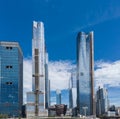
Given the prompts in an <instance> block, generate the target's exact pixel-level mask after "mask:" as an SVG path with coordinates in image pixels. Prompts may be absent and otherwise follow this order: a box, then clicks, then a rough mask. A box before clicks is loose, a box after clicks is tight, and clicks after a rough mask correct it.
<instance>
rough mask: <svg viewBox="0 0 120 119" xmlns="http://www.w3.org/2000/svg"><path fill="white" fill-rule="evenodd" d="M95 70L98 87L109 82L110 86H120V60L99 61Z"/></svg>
mask: <svg viewBox="0 0 120 119" xmlns="http://www.w3.org/2000/svg"><path fill="white" fill-rule="evenodd" d="M96 67H97V69H96V71H95V81H96V87H98V85H101V84H107V85H108V86H109V87H116V86H120V61H116V62H103V61H100V62H97V63H96Z"/></svg>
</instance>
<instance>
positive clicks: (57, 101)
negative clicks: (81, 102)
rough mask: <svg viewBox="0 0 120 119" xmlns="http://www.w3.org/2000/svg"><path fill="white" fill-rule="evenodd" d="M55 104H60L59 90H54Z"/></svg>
mask: <svg viewBox="0 0 120 119" xmlns="http://www.w3.org/2000/svg"><path fill="white" fill-rule="evenodd" d="M56 104H61V90H59V89H57V90H56Z"/></svg>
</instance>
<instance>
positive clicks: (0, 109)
mask: <svg viewBox="0 0 120 119" xmlns="http://www.w3.org/2000/svg"><path fill="white" fill-rule="evenodd" d="M22 104H23V54H22V52H21V49H20V47H19V44H18V43H16V42H0V113H2V114H7V115H8V116H10V117H14V116H20V114H21V112H22V110H21V109H22Z"/></svg>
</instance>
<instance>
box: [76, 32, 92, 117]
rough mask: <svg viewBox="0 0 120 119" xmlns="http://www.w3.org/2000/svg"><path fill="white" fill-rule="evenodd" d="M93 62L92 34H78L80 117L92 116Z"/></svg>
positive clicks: (78, 100)
mask: <svg viewBox="0 0 120 119" xmlns="http://www.w3.org/2000/svg"><path fill="white" fill-rule="evenodd" d="M93 62H94V55H93V32H90V33H89V34H85V33H84V32H80V33H78V36H77V107H78V112H79V114H80V115H93V112H94V106H93V105H94V104H93V103H94V100H93V97H94V91H93V90H94V89H93V87H94V86H93V71H94V64H93ZM85 113H86V114H85Z"/></svg>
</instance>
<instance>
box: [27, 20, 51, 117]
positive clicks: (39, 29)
mask: <svg viewBox="0 0 120 119" xmlns="http://www.w3.org/2000/svg"><path fill="white" fill-rule="evenodd" d="M47 66H48V55H47V52H46V50H45V38H44V24H43V22H36V21H34V22H33V39H32V92H28V93H27V116H28V117H29V116H47V110H46V104H47V102H46V101H48V97H47V93H48V92H46V91H47V90H48V89H47V87H45V86H49V84H48V83H49V81H48V68H47ZM45 83H47V84H45ZM46 97H47V99H45V98H46ZM30 98H31V99H30ZM47 106H48V104H47Z"/></svg>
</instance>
